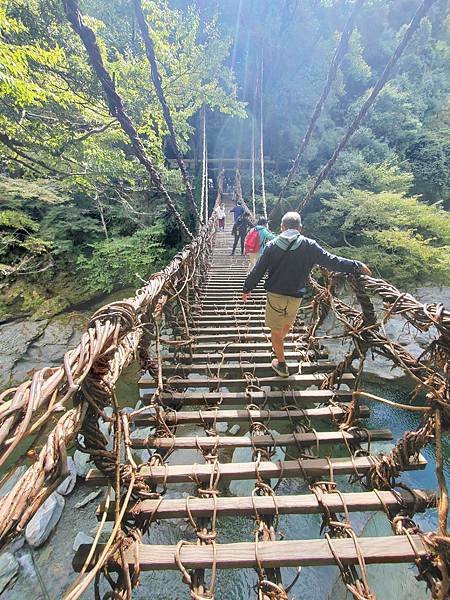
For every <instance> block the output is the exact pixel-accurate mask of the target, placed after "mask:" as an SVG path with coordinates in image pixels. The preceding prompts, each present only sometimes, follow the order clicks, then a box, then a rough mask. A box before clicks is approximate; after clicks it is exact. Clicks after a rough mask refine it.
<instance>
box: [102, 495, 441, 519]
mask: <svg viewBox="0 0 450 600" xmlns="http://www.w3.org/2000/svg"><path fill="white" fill-rule="evenodd" d="M412 492H413V493H414V495H413V494H412V493H411V492H409V491H406V490H399V491H398V492H396V493H395V494H394V493H393V492H389V491H380V492H378V494H379V496H377V494H376V493H375V492H350V493H344V494H342V497H341V494H337V493H334V494H328V495H327V496H326V497H325V498H324V502H326V504H327V506H328V507H329V509H330V511H331V512H336V513H340V512H344V510H345V508H347V510H348V511H349V512H359V511H378V510H381V511H383V510H384V506H386V507H387V508H388V509H389V510H390V511H392V513H393V514H395V513H396V512H398V511H399V510H401V508H402V507H406V508H407V509H410V508H414V511H415V512H423V511H424V510H426V509H427V508H431V507H435V506H436V503H437V500H436V494H435V493H434V492H431V491H423V490H419V489H414V490H412ZM399 497H400V498H401V502H400V500H399ZM380 498H381V500H382V501H383V504H384V506H383V504H382V503H381V502H380ZM342 499H343V500H344V503H345V507H344V504H343V502H342ZM114 506H115V503H114V501H113V502H110V504H109V507H108V512H107V515H108V516H107V518H108V520H113V519H114ZM188 508H189V512H190V513H191V515H192V516H193V517H195V518H198V517H208V516H210V515H211V514H212V512H213V511H214V510H216V511H217V514H218V515H220V516H221V517H225V516H226V517H235V516H241V515H245V516H254V515H255V509H256V510H257V511H258V513H259V514H263V515H275V514H280V515H311V514H321V513H323V506H322V505H321V504H319V502H318V501H317V497H316V496H315V494H301V495H292V496H277V497H276V499H275V501H274V499H273V497H271V496H245V497H242V496H241V497H229V498H225V497H220V496H219V497H218V498H217V499H216V501H214V500H213V499H212V498H189V506H188V505H187V501H186V498H173V499H172V498H163V499H162V501H161V500H160V499H158V500H142V501H140V502H135V503H132V504H130V505H129V510H128V511H127V512H126V513H125V516H126V515H127V514H128V513H129V512H131V511H133V515H134V516H137V515H138V514H139V515H152V516H153V518H155V519H180V518H184V517H187V516H188ZM104 510H105V504H104V503H102V504H101V505H100V506H99V507H98V509H97V513H96V514H97V518H101V515H102V514H103V512H104Z"/></svg>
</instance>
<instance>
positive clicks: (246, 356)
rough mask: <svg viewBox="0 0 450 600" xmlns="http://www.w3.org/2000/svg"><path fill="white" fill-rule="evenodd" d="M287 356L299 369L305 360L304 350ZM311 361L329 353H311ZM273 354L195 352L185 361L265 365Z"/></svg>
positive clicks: (322, 357) (325, 356) (325, 357)
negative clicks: (300, 360)
mask: <svg viewBox="0 0 450 600" xmlns="http://www.w3.org/2000/svg"><path fill="white" fill-rule="evenodd" d="M285 355H286V359H287V361H288V363H292V360H295V359H296V360H297V362H296V363H295V365H296V366H297V368H298V359H299V358H304V355H303V351H302V350H297V351H295V352H285ZM309 355H310V357H311V360H312V359H313V358H316V357H317V355H318V357H319V358H320V359H322V360H323V359H327V358H328V352H325V351H324V350H319V351H318V352H317V353H315V352H310V353H309ZM271 356H272V353H271V352H270V351H269V350H267V352H252V351H251V350H249V351H247V352H245V351H242V352H223V353H221V352H220V353H219V352H207V353H206V352H204V353H199V352H194V353H193V354H192V355H190V354H187V355H186V357H183V360H184V361H186V362H188V361H192V363H194V364H197V363H199V362H204V361H205V360H207V361H208V363H218V362H221V361H224V362H233V361H243V362H244V363H245V362H248V361H250V360H251V362H254V363H265V362H269V359H270V358H271ZM167 360H172V358H170V359H164V362H166V361H167ZM192 370H195V367H193V368H192Z"/></svg>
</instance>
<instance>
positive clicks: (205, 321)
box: [192, 313, 264, 328]
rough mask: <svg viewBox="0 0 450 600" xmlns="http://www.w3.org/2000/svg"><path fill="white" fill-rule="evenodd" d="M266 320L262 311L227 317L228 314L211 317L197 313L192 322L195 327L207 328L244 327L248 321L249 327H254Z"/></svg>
mask: <svg viewBox="0 0 450 600" xmlns="http://www.w3.org/2000/svg"><path fill="white" fill-rule="evenodd" d="M263 322H264V313H261V314H259V315H237V314H236V315H231V316H230V317H227V316H226V315H223V316H222V315H221V316H219V317H216V318H214V317H211V316H205V317H202V316H201V315H197V316H195V317H193V318H192V323H193V325H194V326H195V328H198V327H202V328H207V327H214V326H216V325H217V326H219V327H232V326H235V325H236V326H239V327H244V326H245V324H246V323H248V324H249V327H253V326H259V324H260V323H263ZM260 328H261V327H260Z"/></svg>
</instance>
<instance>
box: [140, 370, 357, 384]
mask: <svg viewBox="0 0 450 600" xmlns="http://www.w3.org/2000/svg"><path fill="white" fill-rule="evenodd" d="M249 371H250V369H249ZM325 377H326V374H325V373H308V374H301V375H291V376H290V377H289V378H283V377H277V376H273V377H258V381H259V385H285V386H290V387H295V388H296V387H298V386H310V385H317V386H318V387H320V385H321V384H322V383H323V380H324V379H325ZM354 380H355V377H354V376H353V375H352V374H351V373H344V374H343V376H342V378H341V381H342V383H346V384H349V385H351V384H352V383H353V382H354ZM221 381H222V385H223V386H226V387H230V386H234V387H236V386H238V387H241V388H244V389H245V387H246V385H247V380H246V379H223V380H222V379H217V378H215V377H208V378H202V377H195V375H193V376H192V377H191V378H189V379H182V378H180V379H175V377H172V378H171V379H170V381H169V384H170V386H171V387H172V388H180V387H181V388H189V387H191V388H192V387H199V388H201V387H210V386H215V385H217V384H218V383H220V382H221ZM153 385H154V379H153V378H152V377H151V376H150V375H149V374H145V375H143V376H142V377H141V379H140V380H139V387H140V388H146V387H152V386H153Z"/></svg>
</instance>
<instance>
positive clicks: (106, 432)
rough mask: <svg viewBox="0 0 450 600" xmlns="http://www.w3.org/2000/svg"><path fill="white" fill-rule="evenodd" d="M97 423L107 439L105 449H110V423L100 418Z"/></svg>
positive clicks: (111, 445)
mask: <svg viewBox="0 0 450 600" xmlns="http://www.w3.org/2000/svg"><path fill="white" fill-rule="evenodd" d="M99 423H100V431H101V432H102V433H103V435H104V436H105V438H106V440H107V444H106V449H107V450H110V451H111V450H112V449H113V434H112V427H111V424H110V423H106V422H105V421H103V420H102V419H99Z"/></svg>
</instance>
